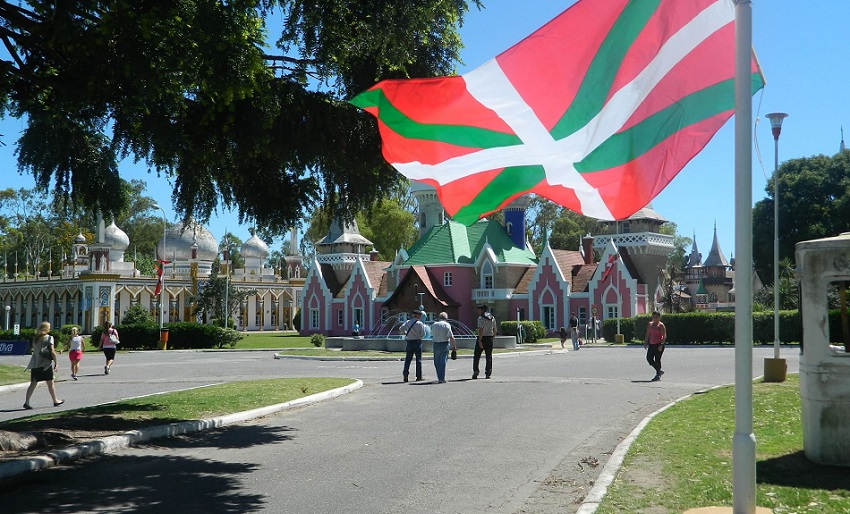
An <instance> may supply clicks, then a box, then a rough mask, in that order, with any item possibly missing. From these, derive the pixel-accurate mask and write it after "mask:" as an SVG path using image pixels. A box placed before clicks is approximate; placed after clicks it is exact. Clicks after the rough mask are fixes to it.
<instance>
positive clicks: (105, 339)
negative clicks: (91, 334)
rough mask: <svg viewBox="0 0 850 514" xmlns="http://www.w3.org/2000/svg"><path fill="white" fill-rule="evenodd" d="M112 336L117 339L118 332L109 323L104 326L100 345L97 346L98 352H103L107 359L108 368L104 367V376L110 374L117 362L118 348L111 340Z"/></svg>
mask: <svg viewBox="0 0 850 514" xmlns="http://www.w3.org/2000/svg"><path fill="white" fill-rule="evenodd" d="M110 336H115V338H116V339H117V338H118V331H117V330H115V327H113V326H112V323H111V322H109V321H107V322H105V323H104V324H103V332H101V334H100V344H99V345H98V346H97V349H98V350H103V356H104V357H106V366H104V367H103V373H104V375H108V374H109V370H110V368H112V363H113V362H115V349H116V348H117V347H118V346H117V345H116V344H115V343H114V342H113V341H112V339H110Z"/></svg>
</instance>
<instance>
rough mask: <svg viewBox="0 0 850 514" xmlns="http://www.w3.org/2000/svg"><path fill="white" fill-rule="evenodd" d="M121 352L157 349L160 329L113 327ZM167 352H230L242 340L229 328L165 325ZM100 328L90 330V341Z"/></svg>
mask: <svg viewBox="0 0 850 514" xmlns="http://www.w3.org/2000/svg"><path fill="white" fill-rule="evenodd" d="M115 328H116V329H117V330H118V334H119V336H120V338H121V344H120V346H119V348H121V349H124V350H153V349H156V348H158V346H159V326H158V325H155V324H134V325H116V326H115ZM165 328H167V329H168V348H171V349H175V350H186V349H192V348H225V347H228V348H232V347H233V346H236V342H237V341H239V340H240V339H242V338H243V337H244V336H243V335H242V334H240V333H239V332H237V331H236V330H233V329H232V328H222V327H216V326H213V325H202V324H199V323H168V324H166V325H165ZM102 332H103V327H97V328H95V329H94V330H92V341H100V334H101V333H102Z"/></svg>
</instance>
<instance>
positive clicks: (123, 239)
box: [84, 221, 130, 252]
mask: <svg viewBox="0 0 850 514" xmlns="http://www.w3.org/2000/svg"><path fill="white" fill-rule="evenodd" d="M103 239H104V241H103V242H104V243H105V244H108V245H109V246H110V247H111V248H112V249H113V250H116V251H119V252H123V251H124V250H126V249H127V248H128V247H129V246H130V238H129V237H127V233H126V232H124V231H123V230H121V229H120V228H118V226H117V225H115V222H114V221H113V222H112V223H111V224H110V225H109V226H108V227H106V229H105V230H104V231H103ZM84 240H85V239H84Z"/></svg>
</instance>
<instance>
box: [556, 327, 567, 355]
mask: <svg viewBox="0 0 850 514" xmlns="http://www.w3.org/2000/svg"><path fill="white" fill-rule="evenodd" d="M558 336H559V337H560V338H561V350H563V349H564V343H566V342H567V329H566V328H564V327H561V330H559V331H558Z"/></svg>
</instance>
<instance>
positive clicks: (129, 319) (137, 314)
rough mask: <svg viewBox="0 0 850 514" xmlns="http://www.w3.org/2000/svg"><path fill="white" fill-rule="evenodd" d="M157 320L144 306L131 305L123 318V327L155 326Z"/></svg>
mask: <svg viewBox="0 0 850 514" xmlns="http://www.w3.org/2000/svg"><path fill="white" fill-rule="evenodd" d="M154 323H156V318H154V316H153V314H151V313H150V311H149V310H148V309H146V308H145V307H144V306H143V305H140V304H136V305H131V306H130V308H128V309H127V310H126V312H124V317H123V318H121V324H122V325H153V324H154Z"/></svg>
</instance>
